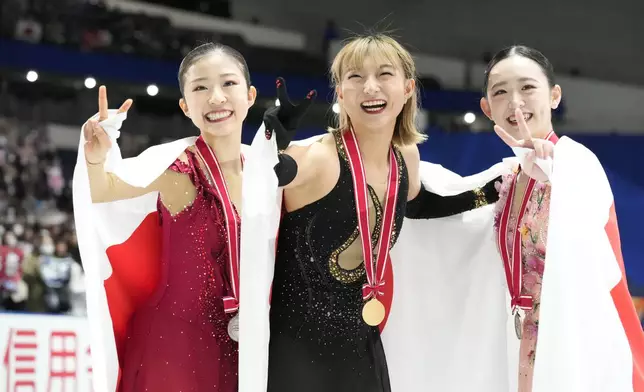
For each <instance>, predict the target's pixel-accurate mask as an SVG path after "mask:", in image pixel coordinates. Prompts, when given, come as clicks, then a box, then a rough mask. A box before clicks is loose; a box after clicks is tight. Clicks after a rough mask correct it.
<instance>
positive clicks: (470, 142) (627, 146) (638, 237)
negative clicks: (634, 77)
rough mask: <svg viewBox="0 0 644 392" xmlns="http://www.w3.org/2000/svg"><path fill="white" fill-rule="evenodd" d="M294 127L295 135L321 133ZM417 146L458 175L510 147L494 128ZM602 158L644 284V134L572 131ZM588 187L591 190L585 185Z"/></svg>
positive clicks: (625, 241) (630, 265) (438, 135)
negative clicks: (298, 129)
mask: <svg viewBox="0 0 644 392" xmlns="http://www.w3.org/2000/svg"><path fill="white" fill-rule="evenodd" d="M255 131H256V128H251V127H249V128H248V129H247V130H246V131H245V133H244V142H245V143H250V142H251V141H252V136H253V135H254V132H255ZM319 133H320V131H319V130H309V131H307V132H300V133H298V139H300V138H302V139H303V138H306V137H308V136H313V135H315V134H319ZM428 134H429V140H428V141H427V142H425V143H423V144H421V145H420V146H419V147H420V155H421V159H423V160H425V161H430V162H433V163H438V164H440V165H442V166H444V167H445V168H447V169H449V170H451V171H453V172H455V173H458V174H460V175H462V176H466V175H471V174H475V173H478V172H480V171H482V170H484V169H487V168H489V167H490V166H492V165H494V164H496V163H498V162H499V161H501V160H502V159H503V158H506V157H509V156H512V151H511V150H510V148H509V147H508V146H507V145H505V144H504V143H503V142H502V141H501V140H500V139H499V138H498V137H497V136H496V134H494V133H492V132H483V133H469V132H463V133H446V132H443V131H441V130H436V129H431V130H429V131H428ZM571 137H572V138H573V139H574V140H576V141H578V142H580V143H582V144H584V145H585V146H586V147H588V148H589V149H590V150H591V151H593V153H595V155H597V157H598V158H599V160H600V161H601V163H602V165H603V166H604V169H605V171H606V174H607V176H608V179H609V181H610V183H611V187H612V190H613V195H614V198H615V208H616V212H617V219H618V223H619V230H620V237H621V241H622V254H623V256H624V263H625V264H626V272H627V275H628V278H629V281H630V283H631V285H632V286H633V287H642V288H644V262H643V261H644V231H643V230H642V228H641V226H642V224H643V222H644V163H643V161H642V160H641V159H639V157H641V156H644V136H608V135H573V136H571ZM589 191H590V190H589Z"/></svg>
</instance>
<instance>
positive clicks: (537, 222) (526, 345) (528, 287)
mask: <svg viewBox="0 0 644 392" xmlns="http://www.w3.org/2000/svg"><path fill="white" fill-rule="evenodd" d="M517 175H519V176H526V174H525V173H523V174H518V173H512V174H510V175H506V176H504V177H503V182H502V183H500V184H498V188H497V189H498V190H499V201H498V203H497V204H496V211H495V220H494V229H495V232H496V234H497V235H498V231H499V224H500V217H501V213H502V211H503V208H504V207H505V205H506V203H512V202H513V201H512V200H508V193H509V191H510V187H511V186H512V184H513V183H514V180H515V177H516V176H517ZM522 195H523V192H517V193H515V198H516V197H521V196H522ZM526 197H529V202H528V204H527V206H526V212H525V215H524V216H523V219H522V221H521V222H520V225H519V230H520V232H521V261H522V264H523V285H522V288H521V294H522V295H529V296H531V297H532V299H533V303H532V309H531V310H526V311H525V319H524V320H523V336H522V339H521V348H520V353H519V355H520V357H519V388H518V391H519V392H530V391H532V375H533V370H534V361H535V357H536V346H537V336H538V331H539V306H540V302H541V301H540V297H541V281H542V278H543V270H544V262H545V258H546V239H547V233H548V215H549V211H550V186H549V185H546V184H544V183H541V182H537V183H536V184H535V187H534V189H533V190H532V193H531V194H530V195H526ZM519 208H520V207H519ZM519 208H517V211H513V212H512V213H511V214H510V219H509V225H508V247H509V252H510V254H511V252H512V245H513V239H514V232H515V228H516V227H517V215H518V212H519V211H518V210H519Z"/></svg>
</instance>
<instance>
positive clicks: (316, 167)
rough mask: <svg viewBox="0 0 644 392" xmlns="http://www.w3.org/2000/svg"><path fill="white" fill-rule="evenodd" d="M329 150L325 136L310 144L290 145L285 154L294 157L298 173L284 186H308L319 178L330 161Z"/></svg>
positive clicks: (290, 187)
mask: <svg viewBox="0 0 644 392" xmlns="http://www.w3.org/2000/svg"><path fill="white" fill-rule="evenodd" d="M325 138H326V137H325ZM327 150H328V146H326V145H325V141H324V138H323V139H322V140H320V141H318V142H316V143H313V144H310V145H308V146H295V145H293V146H289V147H288V148H287V149H286V151H284V153H283V154H284V155H288V156H290V157H291V158H293V160H294V161H295V164H296V171H297V173H296V174H295V178H294V179H293V180H292V181H291V182H290V183H288V184H287V185H285V186H284V189H292V188H298V187H302V186H306V185H308V184H310V183H311V182H312V181H313V180H314V179H315V178H317V177H318V176H319V175H320V172H321V170H323V169H324V165H325V164H327V163H328V161H329V158H330V156H329V153H328V151H327Z"/></svg>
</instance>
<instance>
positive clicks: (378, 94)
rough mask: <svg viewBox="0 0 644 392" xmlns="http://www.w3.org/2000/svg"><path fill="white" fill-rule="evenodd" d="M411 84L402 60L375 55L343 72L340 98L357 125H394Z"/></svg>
mask: <svg viewBox="0 0 644 392" xmlns="http://www.w3.org/2000/svg"><path fill="white" fill-rule="evenodd" d="M412 84H413V80H408V79H406V78H405V76H404V73H403V71H402V67H401V66H400V64H399V62H396V61H391V60H389V59H387V58H386V57H384V56H377V55H375V56H374V55H372V56H368V57H366V58H365V59H364V61H363V63H362V64H360V65H359V66H357V67H351V68H348V69H347V70H346V72H344V74H343V75H342V82H341V83H340V85H339V86H338V87H337V95H338V101H339V103H340V105H342V108H343V109H344V110H345V111H346V113H347V115H348V116H349V118H350V119H351V123H352V124H353V125H354V126H356V127H359V128H367V129H370V130H379V129H384V128H390V129H393V127H394V125H395V123H396V118H397V117H398V115H399V114H400V113H401V112H402V109H403V106H404V104H405V102H406V100H407V98H406V97H407V96H408V93H409V91H410V90H411V89H412Z"/></svg>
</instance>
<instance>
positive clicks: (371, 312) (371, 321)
mask: <svg viewBox="0 0 644 392" xmlns="http://www.w3.org/2000/svg"><path fill="white" fill-rule="evenodd" d="M362 319H363V320H364V322H365V323H367V325H370V326H372V327H375V326H377V325H380V323H382V320H384V319H385V305H383V304H382V302H380V301H378V300H377V299H376V298H372V299H370V300H369V301H368V302H367V303H366V304H364V306H363V307H362Z"/></svg>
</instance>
